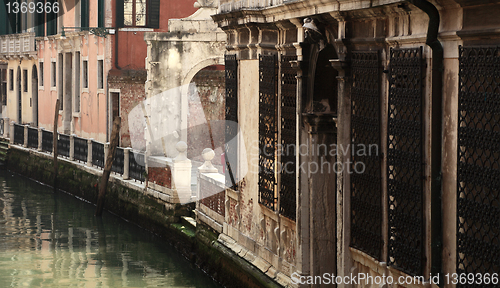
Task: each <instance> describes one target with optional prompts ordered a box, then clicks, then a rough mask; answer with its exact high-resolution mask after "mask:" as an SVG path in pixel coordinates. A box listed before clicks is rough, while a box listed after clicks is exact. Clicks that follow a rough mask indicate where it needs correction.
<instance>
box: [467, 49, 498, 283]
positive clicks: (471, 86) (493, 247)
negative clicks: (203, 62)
mask: <svg viewBox="0 0 500 288" xmlns="http://www.w3.org/2000/svg"><path fill="white" fill-rule="evenodd" d="M459 62H460V72H459V90H458V91H459V96H458V105H459V106H458V107H459V108H458V109H459V111H458V171H457V211H458V213H457V217H458V218H457V225H458V227H457V234H458V235H457V273H459V275H460V273H468V274H469V273H473V274H474V275H476V273H480V275H485V273H490V275H491V274H492V273H500V47H461V46H460V48H459ZM493 286H496V285H490V286H488V285H469V284H467V285H457V287H493Z"/></svg>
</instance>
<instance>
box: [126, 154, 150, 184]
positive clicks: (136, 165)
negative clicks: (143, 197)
mask: <svg viewBox="0 0 500 288" xmlns="http://www.w3.org/2000/svg"><path fill="white" fill-rule="evenodd" d="M129 155H130V156H129V157H130V158H129V162H128V169H129V176H130V178H132V179H135V180H139V181H141V182H144V180H145V174H146V173H145V172H146V167H145V166H144V164H145V157H144V154H142V153H139V152H133V153H130V154H129Z"/></svg>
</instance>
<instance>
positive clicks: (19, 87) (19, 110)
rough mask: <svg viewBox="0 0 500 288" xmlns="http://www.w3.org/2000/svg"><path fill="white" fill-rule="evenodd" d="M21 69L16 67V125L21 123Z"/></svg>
mask: <svg viewBox="0 0 500 288" xmlns="http://www.w3.org/2000/svg"><path fill="white" fill-rule="evenodd" d="M21 89H22V87H21V67H17V107H18V109H17V123H19V124H21V123H23V98H22V97H23V94H22V91H21Z"/></svg>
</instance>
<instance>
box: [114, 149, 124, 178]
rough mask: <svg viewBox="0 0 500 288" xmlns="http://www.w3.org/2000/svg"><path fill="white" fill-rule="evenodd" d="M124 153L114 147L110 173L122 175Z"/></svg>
mask: <svg viewBox="0 0 500 288" xmlns="http://www.w3.org/2000/svg"><path fill="white" fill-rule="evenodd" d="M124 159H125V153H124V152H123V148H120V147H116V151H115V157H114V158H113V166H111V171H113V172H115V173H118V174H121V175H123V164H124V162H125V160H124Z"/></svg>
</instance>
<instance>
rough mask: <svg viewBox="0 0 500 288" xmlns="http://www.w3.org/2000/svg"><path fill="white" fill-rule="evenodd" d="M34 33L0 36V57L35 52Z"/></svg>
mask: <svg viewBox="0 0 500 288" xmlns="http://www.w3.org/2000/svg"><path fill="white" fill-rule="evenodd" d="M35 53H36V51H35V33H33V32H30V33H21V34H8V35H1V36H0V57H5V56H20V55H28V56H29V55H33V54H35Z"/></svg>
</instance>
